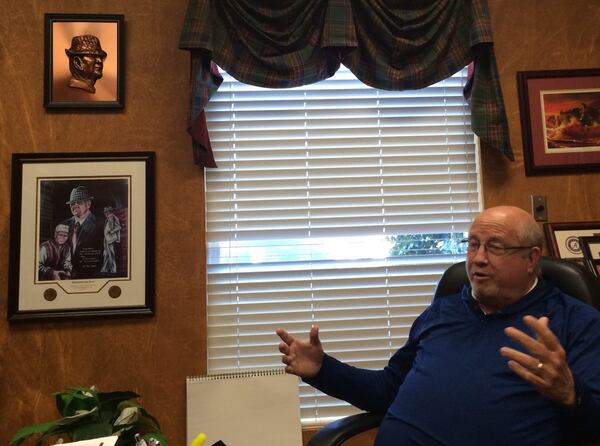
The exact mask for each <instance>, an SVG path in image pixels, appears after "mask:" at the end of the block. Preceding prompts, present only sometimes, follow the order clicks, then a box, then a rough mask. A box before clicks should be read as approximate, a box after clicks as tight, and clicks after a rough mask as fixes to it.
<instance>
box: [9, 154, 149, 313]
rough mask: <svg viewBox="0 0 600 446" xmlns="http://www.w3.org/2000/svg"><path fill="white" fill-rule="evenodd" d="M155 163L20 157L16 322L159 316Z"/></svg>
mask: <svg viewBox="0 0 600 446" xmlns="http://www.w3.org/2000/svg"><path fill="white" fill-rule="evenodd" d="M154 165H155V153H154V152H141V151H140V152H120V153H111V152H95V153H89V152H88V153H22V154H17V153H15V154H13V155H12V191H11V219H10V248H9V262H8V263H9V279H8V320H9V321H21V320H39V319H54V318H72V317H82V316H117V315H152V314H153V313H154V187H155V186H154V183H155V179H154V169H155V167H154ZM86 207H88V208H89V209H88V208H86ZM85 211H89V212H85ZM102 213H104V216H103V217H102V216H101V214H102ZM76 215H78V216H79V217H82V216H83V215H85V216H86V218H85V220H83V222H82V223H80V225H75V223H76V221H75V220H76V218H75V216H76ZM115 217H116V222H115ZM109 223H111V224H109ZM76 226H77V229H76ZM115 239H116V240H115ZM57 265H58V266H57Z"/></svg>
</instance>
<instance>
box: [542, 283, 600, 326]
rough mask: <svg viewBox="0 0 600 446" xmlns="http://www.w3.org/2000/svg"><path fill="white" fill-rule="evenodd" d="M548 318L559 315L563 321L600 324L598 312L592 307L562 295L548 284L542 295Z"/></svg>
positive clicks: (569, 296) (579, 300) (567, 295)
mask: <svg viewBox="0 0 600 446" xmlns="http://www.w3.org/2000/svg"><path fill="white" fill-rule="evenodd" d="M544 294H545V296H544V298H545V300H546V306H547V310H548V313H549V316H550V317H551V318H552V315H554V316H556V315H561V316H563V317H564V319H565V321H569V320H570V321H576V322H577V323H581V322H584V321H589V322H595V323H598V324H600V311H598V309H597V308H595V307H594V306H593V305H591V304H589V303H587V302H584V301H582V300H581V299H577V298H575V297H573V296H571V295H569V294H567V293H564V292H563V291H561V290H560V289H559V288H557V287H556V286H554V285H552V284H549V286H548V288H547V290H546V292H545V293H544Z"/></svg>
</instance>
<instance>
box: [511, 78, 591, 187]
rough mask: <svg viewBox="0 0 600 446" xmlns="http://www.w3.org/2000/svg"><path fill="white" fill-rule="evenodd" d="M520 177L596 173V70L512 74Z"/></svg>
mask: <svg viewBox="0 0 600 446" xmlns="http://www.w3.org/2000/svg"><path fill="white" fill-rule="evenodd" d="M517 81H518V90H519V107H520V112H521V131H522V135H523V154H524V159H525V174H526V175H527V176H532V175H544V174H553V175H556V174H560V173H573V172H585V171H588V172H589V171H597V170H600V69H584V70H553V71H520V72H518V73H517Z"/></svg>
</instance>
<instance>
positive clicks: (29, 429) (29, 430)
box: [10, 421, 57, 444]
mask: <svg viewBox="0 0 600 446" xmlns="http://www.w3.org/2000/svg"><path fill="white" fill-rule="evenodd" d="M55 426H57V421H47V422H46V423H39V424H32V425H30V426H25V427H23V428H21V429H19V430H18V431H17V432H16V433H15V434H14V435H13V436H12V438H11V439H10V444H13V443H17V444H19V443H21V442H22V441H23V440H25V439H26V438H27V437H29V436H31V435H33V434H39V433H40V432H46V431H47V430H49V429H51V428H52V427H55Z"/></svg>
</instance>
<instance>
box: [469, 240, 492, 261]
mask: <svg viewBox="0 0 600 446" xmlns="http://www.w3.org/2000/svg"><path fill="white" fill-rule="evenodd" d="M487 256H488V254H487V249H486V247H485V244H483V243H482V244H481V245H479V247H478V248H477V251H475V252H474V253H473V257H472V260H473V261H474V262H484V263H485V262H487V260H488V257H487Z"/></svg>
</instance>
